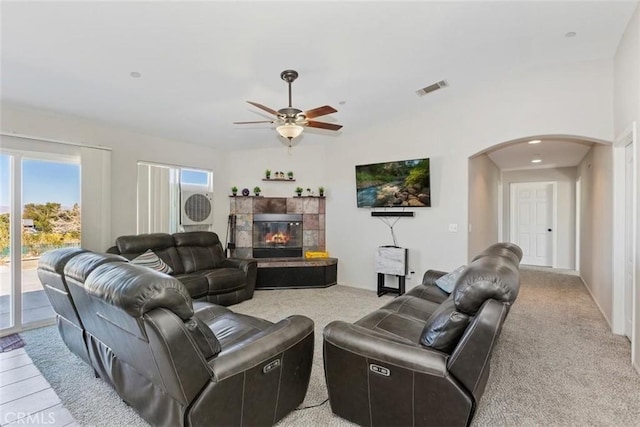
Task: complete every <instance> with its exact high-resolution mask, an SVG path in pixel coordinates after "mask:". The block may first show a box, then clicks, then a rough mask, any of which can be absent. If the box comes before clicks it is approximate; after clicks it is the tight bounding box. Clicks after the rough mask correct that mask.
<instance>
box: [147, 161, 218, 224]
mask: <svg viewBox="0 0 640 427" xmlns="http://www.w3.org/2000/svg"><path fill="white" fill-rule="evenodd" d="M212 190H213V173H212V172H211V171H206V170H200V169H192V168H181V167H177V166H170V165H162V164H153V163H146V162H138V233H139V234H144V233H176V232H178V231H195V230H205V231H206V230H210V229H211V221H210V219H211V218H212V215H211V212H212V209H213V199H212V198H211V194H212ZM190 196H194V197H193V198H190ZM194 202H196V203H194ZM202 202H205V204H206V205H204V208H205V209H204V210H203V204H202ZM185 206H186V207H187V212H186V213H185V211H184V208H185ZM189 209H196V213H197V215H195V217H194V218H191V219H189V217H188V216H186V217H185V214H188V213H189V212H190V211H189ZM202 212H205V213H207V214H208V215H206V216H203V215H202Z"/></svg>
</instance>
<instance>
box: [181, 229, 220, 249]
mask: <svg viewBox="0 0 640 427" xmlns="http://www.w3.org/2000/svg"><path fill="white" fill-rule="evenodd" d="M173 240H174V241H175V245H176V246H205V247H206V246H215V245H219V244H221V243H220V238H219V237H218V235H217V234H216V233H213V232H211V231H191V232H185V233H175V234H174V235H173Z"/></svg>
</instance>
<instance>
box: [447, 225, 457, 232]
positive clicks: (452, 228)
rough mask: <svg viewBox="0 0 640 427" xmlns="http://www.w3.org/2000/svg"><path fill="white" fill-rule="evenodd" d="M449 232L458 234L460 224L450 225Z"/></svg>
mask: <svg viewBox="0 0 640 427" xmlns="http://www.w3.org/2000/svg"><path fill="white" fill-rule="evenodd" d="M449 231H450V232H452V233H457V232H458V224H449Z"/></svg>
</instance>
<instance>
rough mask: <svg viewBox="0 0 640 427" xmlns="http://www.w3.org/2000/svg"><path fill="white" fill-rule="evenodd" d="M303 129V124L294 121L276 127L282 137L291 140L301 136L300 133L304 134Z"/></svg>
mask: <svg viewBox="0 0 640 427" xmlns="http://www.w3.org/2000/svg"><path fill="white" fill-rule="evenodd" d="M303 129H304V128H303V127H302V126H300V125H296V124H294V123H285V124H283V125H281V126H278V127H277V128H276V130H277V131H278V133H279V134H280V136H281V137H283V138H288V139H290V140H291V139H293V138H297V137H299V136H300V134H302V130H303Z"/></svg>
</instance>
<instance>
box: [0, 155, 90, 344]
mask: <svg viewBox="0 0 640 427" xmlns="http://www.w3.org/2000/svg"><path fill="white" fill-rule="evenodd" d="M0 168H1V172H0V179H1V183H0V246H1V247H0V280H1V283H0V335H6V334H8V333H12V332H17V331H20V330H23V329H26V328H31V327H37V326H41V325H45V324H48V323H52V322H53V319H54V312H53V310H52V308H51V305H50V304H49V301H48V299H47V296H46V294H45V292H44V289H43V288H42V285H41V284H40V281H39V280H38V277H37V272H36V269H37V265H38V260H39V259H40V255H42V254H43V253H44V252H46V251H48V250H51V249H55V248H59V247H74V246H80V224H81V211H80V163H79V158H76V157H72V156H62V155H53V154H48V153H33V152H19V151H10V152H1V153H0Z"/></svg>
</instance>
